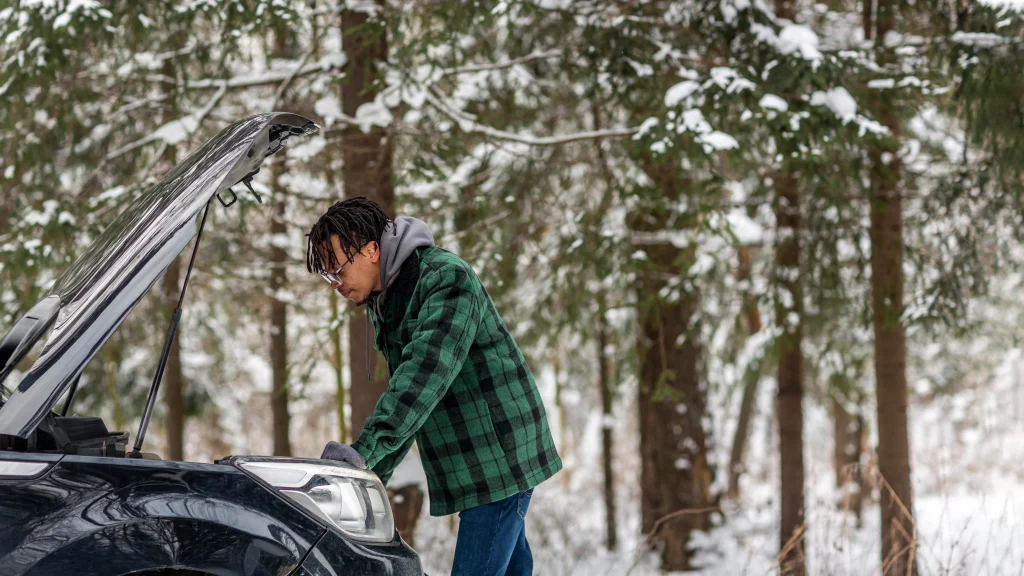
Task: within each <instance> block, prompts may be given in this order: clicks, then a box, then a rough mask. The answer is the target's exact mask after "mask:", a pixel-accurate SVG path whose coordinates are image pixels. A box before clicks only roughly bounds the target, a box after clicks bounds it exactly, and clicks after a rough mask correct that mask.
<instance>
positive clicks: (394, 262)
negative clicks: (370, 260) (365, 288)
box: [380, 216, 434, 291]
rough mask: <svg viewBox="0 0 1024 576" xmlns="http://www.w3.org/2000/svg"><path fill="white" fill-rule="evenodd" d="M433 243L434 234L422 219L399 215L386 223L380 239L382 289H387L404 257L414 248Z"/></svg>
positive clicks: (403, 261)
mask: <svg viewBox="0 0 1024 576" xmlns="http://www.w3.org/2000/svg"><path fill="white" fill-rule="evenodd" d="M433 245H434V236H433V235H432V234H431V233H430V228H429V227H428V226H427V224H426V222H423V221H422V220H417V219H415V218H410V217H409V216H399V217H398V218H395V221H394V222H392V223H391V224H388V226H387V227H386V228H384V234H383V236H381V239H380V274H381V277H380V279H381V285H382V286H383V287H384V290H385V291H387V289H388V286H390V285H391V282H392V281H393V280H394V279H395V277H396V276H398V271H399V270H400V269H401V268H402V264H403V263H405V259H406V258H408V257H409V255H410V254H412V253H413V251H414V250H416V249H417V248H423V247H428V246H433Z"/></svg>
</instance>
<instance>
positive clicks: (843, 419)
mask: <svg viewBox="0 0 1024 576" xmlns="http://www.w3.org/2000/svg"><path fill="white" fill-rule="evenodd" d="M832 419H833V423H834V437H835V453H834V456H833V458H834V465H835V472H836V488H837V489H838V490H839V494H840V500H839V502H838V505H839V509H840V510H844V511H849V512H852V513H853V515H854V517H855V518H856V519H857V526H858V527H860V526H861V523H862V519H861V512H862V509H863V501H864V496H863V495H864V487H863V485H862V484H863V480H862V476H863V474H862V471H861V468H860V458H861V454H862V453H863V438H864V416H863V415H862V414H861V413H860V402H858V403H857V411H856V412H855V413H852V414H851V413H850V412H849V411H848V410H847V408H846V402H845V398H843V395H842V394H840V393H839V392H837V391H833V396H832Z"/></svg>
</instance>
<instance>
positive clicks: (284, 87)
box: [269, 38, 320, 110]
mask: <svg viewBox="0 0 1024 576" xmlns="http://www.w3.org/2000/svg"><path fill="white" fill-rule="evenodd" d="M319 41H320V39H319V38H314V39H313V46H314V47H315V46H317V45H318V43H319ZM314 51H315V48H314V49H313V50H310V51H309V52H306V55H305V56H303V57H302V60H300V61H299V65H298V66H296V67H295V70H292V73H291V74H290V75H289V76H288V77H287V78H285V79H284V81H283V82H281V85H280V86H278V88H277V94H274V101H273V102H272V103H271V104H270V108H269V110H274V109H276V108H277V104H278V102H280V101H281V98H282V97H283V96H284V92H285V90H287V89H288V85H289V84H291V83H292V80H294V79H295V75H296V74H298V73H299V70H302V68H303V67H304V66H305V65H306V62H309V58H310V57H311V56H313V52H314Z"/></svg>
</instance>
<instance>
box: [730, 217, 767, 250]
mask: <svg viewBox="0 0 1024 576" xmlns="http://www.w3.org/2000/svg"><path fill="white" fill-rule="evenodd" d="M726 221H727V222H728V223H729V230H730V232H732V234H733V236H735V237H736V241H737V242H739V243H740V244H759V243H760V242H761V241H762V240H763V238H764V228H763V227H762V226H761V225H760V224H758V223H757V222H755V221H754V220H753V219H751V218H750V216H747V214H746V212H744V211H743V210H740V209H738V208H737V209H734V210H732V211H731V212H729V213H728V214H727V215H726Z"/></svg>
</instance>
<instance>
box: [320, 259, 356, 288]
mask: <svg viewBox="0 0 1024 576" xmlns="http://www.w3.org/2000/svg"><path fill="white" fill-rule="evenodd" d="M351 263H352V257H351V256H349V257H348V261H347V262H345V263H344V264H342V265H341V266H338V269H337V270H335V271H334V272H321V273H320V276H321V277H323V279H324V280H326V281H327V283H328V284H342V283H343V282H342V281H341V276H339V275H340V274H341V271H342V270H344V269H345V267H346V266H348V265H349V264H351Z"/></svg>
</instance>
